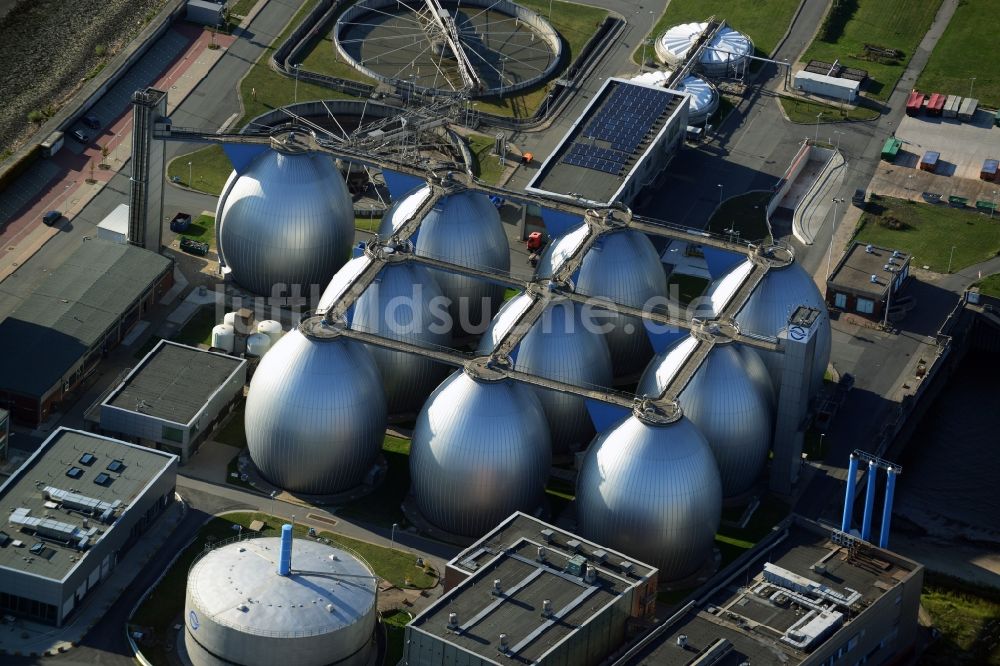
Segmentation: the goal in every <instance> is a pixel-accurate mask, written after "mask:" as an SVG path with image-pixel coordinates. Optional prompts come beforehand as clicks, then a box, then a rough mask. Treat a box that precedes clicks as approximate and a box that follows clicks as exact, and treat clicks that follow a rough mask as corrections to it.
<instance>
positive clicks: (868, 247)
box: [865, 243, 875, 254]
mask: <svg viewBox="0 0 1000 666" xmlns="http://www.w3.org/2000/svg"><path fill="white" fill-rule="evenodd" d="M865 252H867V253H868V254H872V253H874V252H875V247H874V246H873V245H872V244H871V243H869V244H868V245H865Z"/></svg>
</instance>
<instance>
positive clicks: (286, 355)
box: [245, 329, 386, 494]
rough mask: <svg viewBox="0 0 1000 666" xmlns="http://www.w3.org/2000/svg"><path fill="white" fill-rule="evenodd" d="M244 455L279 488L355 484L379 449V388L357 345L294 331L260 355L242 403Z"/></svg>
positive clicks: (334, 488) (331, 489) (325, 490)
mask: <svg viewBox="0 0 1000 666" xmlns="http://www.w3.org/2000/svg"><path fill="white" fill-rule="evenodd" d="M245 425H246V436H247V446H248V448H249V450H250V457H251V458H252V459H253V462H254V464H255V465H257V468H258V469H259V470H260V472H261V474H263V475H264V478H266V479H267V480H268V481H270V482H271V483H273V484H274V485H276V486H278V487H279V488H284V489H286V490H290V491H294V492H302V493H311V494H329V493H338V492H341V491H344V490H347V489H349V488H352V487H354V486H356V485H358V484H360V483H361V482H362V480H363V478H364V476H365V474H366V473H367V472H368V471H369V470H370V469H371V467H372V465H373V464H374V462H375V459H376V458H377V457H378V455H379V451H380V450H381V448H382V440H383V437H384V435H385V426H386V406H385V392H384V391H383V389H382V378H381V376H380V375H379V371H378V368H376V367H375V362H374V361H373V360H372V357H371V355H370V354H369V353H368V350H367V349H365V347H364V345H362V344H360V343H358V342H354V341H352V340H347V339H344V338H335V339H330V340H326V339H315V338H311V337H306V336H305V335H303V334H302V332H301V331H299V330H298V329H295V330H293V331H290V332H289V333H286V334H285V335H284V336H282V338H281V339H280V340H279V341H278V343H277V344H276V345H275V346H274V347H273V348H272V349H271V350H270V351H269V352H268V353H267V355H266V356H264V358H263V359H261V362H260V365H259V366H257V370H256V372H255V373H254V376H253V379H252V380H251V382H250V390H249V393H248V394H247V403H246V417H245Z"/></svg>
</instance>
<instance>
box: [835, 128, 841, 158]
mask: <svg viewBox="0 0 1000 666" xmlns="http://www.w3.org/2000/svg"><path fill="white" fill-rule="evenodd" d="M833 133H834V134H836V135H837V152H838V153H839V152H840V136H841V135H842V134H843V132H841V131H840V130H833Z"/></svg>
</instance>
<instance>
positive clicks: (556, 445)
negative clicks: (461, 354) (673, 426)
mask: <svg viewBox="0 0 1000 666" xmlns="http://www.w3.org/2000/svg"><path fill="white" fill-rule="evenodd" d="M532 302H533V299H532V297H531V296H530V295H528V294H520V295H518V296H515V297H514V298H512V299H511V300H509V301H507V303H505V304H504V306H503V307H502V308H500V312H498V313H497V316H496V317H495V318H494V319H493V322H492V323H491V324H490V328H489V329H488V330H487V331H486V333H485V334H483V337H482V339H481V340H480V341H479V349H478V353H480V354H483V355H486V354H489V353H490V352H491V351H492V350H493V348H494V347H495V346H496V344H497V343H499V342H500V341H501V340H502V339H503V337H504V336H505V335H506V334H507V333H508V331H510V329H511V328H513V326H514V325H515V323H516V322H517V320H518V318H519V317H520V316H521V315H522V314H523V313H524V312H525V311H526V310H527V309H528V308H529V307H530V306H531V304H532ZM581 309H582V306H581V305H580V304H579V303H574V302H573V301H570V300H568V299H565V298H556V299H553V302H552V303H550V304H549V306H548V307H547V308H546V309H545V312H544V313H543V314H542V316H541V317H539V319H538V320H537V321H536V322H535V325H534V326H532V327H531V330H530V331H528V333H527V335H525V336H524V338H523V339H522V340H521V343H520V345H518V347H517V348H516V349H515V353H514V368H515V369H517V370H521V371H523V372H528V373H531V374H535V375H540V376H542V377H547V378H549V379H555V380H557V381H561V382H565V383H567V384H573V385H575V386H584V387H589V388H594V387H609V386H611V379H612V374H611V354H610V353H609V352H608V344H607V342H606V341H605V340H604V336H603V335H601V334H600V333H597V332H595V331H593V330H591V329H588V327H587V326H586V324H585V323H584V321H583V317H582V314H581ZM531 390H533V391H535V393H536V394H537V395H538V399H539V400H540V401H541V403H542V408H543V409H544V410H545V417H546V418H547V419H548V422H549V433H550V434H551V437H552V450H553V451H554V452H556V453H566V452H568V451H570V450H577V449H579V448H583V447H584V446H586V445H587V444H588V443H589V442H590V440H591V439H592V438H593V436H594V434H595V433H594V424H593V422H592V421H591V418H590V414H589V412H588V411H587V405H586V401H585V399H584V398H582V397H580V396H576V395H571V394H568V393H562V392H559V391H552V390H549V389H544V388H540V387H534V386H533V387H531Z"/></svg>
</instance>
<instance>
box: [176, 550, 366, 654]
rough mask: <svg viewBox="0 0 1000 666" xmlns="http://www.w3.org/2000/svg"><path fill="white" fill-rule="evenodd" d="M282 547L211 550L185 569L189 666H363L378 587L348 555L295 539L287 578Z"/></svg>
mask: <svg viewBox="0 0 1000 666" xmlns="http://www.w3.org/2000/svg"><path fill="white" fill-rule="evenodd" d="M279 542H280V539H278V538H275V537H264V538H258V539H246V540H243V541H237V542H235V543H231V544H228V545H226V546H222V547H220V548H216V549H215V550H211V551H209V552H207V553H206V554H205V555H203V556H202V557H201V558H200V559H199V560H197V561H196V562H195V563H194V565H193V566H192V567H191V570H190V571H189V573H188V579H187V593H186V595H185V602H184V647H185V648H186V649H187V653H188V657H189V659H190V660H191V663H192V664H193V665H194V666H222V665H223V664H238V665H239V666H272V665H273V664H289V665H291V664H294V665H295V666H324V665H325V664H337V665H338V666H340V665H344V666H364V665H365V664H367V663H368V660H369V659H370V658H371V656H372V652H373V650H374V647H375V641H374V633H375V625H376V622H377V582H376V578H375V576H374V574H372V572H371V571H370V570H369V569H368V567H366V566H365V565H364V564H363V563H362V562H361V561H360V560H358V559H357V558H356V557H354V556H353V555H351V554H350V553H348V552H346V551H344V550H341V549H340V548H335V547H333V546H328V545H326V544H323V543H319V542H316V541H308V540H305V539H296V540H294V542H293V549H292V567H291V571H290V573H289V575H287V576H282V575H279V574H278V571H277V564H278V553H279Z"/></svg>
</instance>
